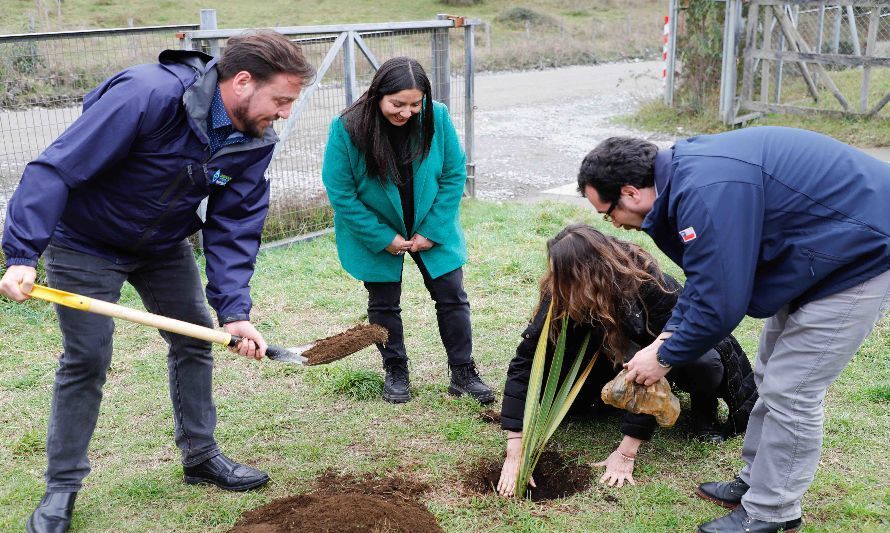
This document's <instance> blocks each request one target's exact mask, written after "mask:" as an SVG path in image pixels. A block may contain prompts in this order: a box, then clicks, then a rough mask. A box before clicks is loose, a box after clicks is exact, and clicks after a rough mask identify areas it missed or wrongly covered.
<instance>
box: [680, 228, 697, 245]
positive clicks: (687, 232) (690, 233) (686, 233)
mask: <svg viewBox="0 0 890 533" xmlns="http://www.w3.org/2000/svg"><path fill="white" fill-rule="evenodd" d="M695 237H696V235H695V228H693V227H692V226H689V227H688V228H686V229H684V230H683V231H681V232H680V239H682V240H683V242H689V241H693V240H695Z"/></svg>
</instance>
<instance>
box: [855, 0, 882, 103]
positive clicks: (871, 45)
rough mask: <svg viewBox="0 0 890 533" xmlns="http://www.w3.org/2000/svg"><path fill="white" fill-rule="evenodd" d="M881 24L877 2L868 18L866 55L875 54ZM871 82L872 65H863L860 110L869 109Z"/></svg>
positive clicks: (871, 55)
mask: <svg viewBox="0 0 890 533" xmlns="http://www.w3.org/2000/svg"><path fill="white" fill-rule="evenodd" d="M880 24H881V5H880V4H878V3H877V2H875V5H873V6H872V7H871V17H869V19H868V37H867V38H866V40H865V56H866V57H869V58H871V57H874V56H875V44H876V42H877V40H878V26H880ZM870 82H871V66H870V65H867V64H866V65H863V66H862V91H861V92H860V93H859V112H860V113H865V112H866V111H868V86H869V83H870Z"/></svg>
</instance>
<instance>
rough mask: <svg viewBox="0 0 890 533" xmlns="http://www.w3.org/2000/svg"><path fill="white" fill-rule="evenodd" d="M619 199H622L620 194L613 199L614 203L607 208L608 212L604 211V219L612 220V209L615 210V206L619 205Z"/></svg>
mask: <svg viewBox="0 0 890 533" xmlns="http://www.w3.org/2000/svg"><path fill="white" fill-rule="evenodd" d="M619 200H621V197H620V196H619V197H618V198H615V199H614V200H613V201H612V203H611V204H610V205H609V209H607V210H606V212H605V213H603V220H605V221H606V222H612V211H614V210H615V208H616V207H618V201H619Z"/></svg>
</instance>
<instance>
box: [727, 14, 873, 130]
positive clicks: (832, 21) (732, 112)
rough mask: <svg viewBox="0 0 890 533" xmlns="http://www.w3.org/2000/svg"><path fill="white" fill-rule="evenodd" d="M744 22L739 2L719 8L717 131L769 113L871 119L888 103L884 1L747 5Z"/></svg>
mask: <svg viewBox="0 0 890 533" xmlns="http://www.w3.org/2000/svg"><path fill="white" fill-rule="evenodd" d="M746 19H747V20H746V22H743V20H744V19H743V18H742V2H741V0H729V1H727V6H726V22H725V35H726V39H725V40H724V43H725V45H724V50H723V54H724V61H723V65H724V69H723V77H722V78H723V82H722V84H721V98H720V115H721V117H722V118H723V121H724V122H725V123H727V124H737V123H742V122H745V121H747V120H750V119H752V118H755V117H758V116H760V115H761V114H762V113H771V112H781V113H796V114H811V113H821V114H828V115H835V116H860V117H873V116H875V115H877V114H879V113H881V112H882V110H884V109H885V106H886V104H887V103H888V101H890V68H888V67H890V0H841V1H833V2H827V1H814V0H753V1H751V2H750V3H748V8H747V16H746ZM743 24H744V26H745V32H744V35H743V36H742V35H741V28H742V26H743ZM742 40H743V41H744V52H743V56H742V76H741V87H740V90H739V92H740V94H739V95H738V97H736V91H737V83H736V79H737V77H736V75H735V72H736V69H737V57H738V56H737V51H738V47H739V45H740V42H741V41H742ZM745 111H747V112H748V113H745Z"/></svg>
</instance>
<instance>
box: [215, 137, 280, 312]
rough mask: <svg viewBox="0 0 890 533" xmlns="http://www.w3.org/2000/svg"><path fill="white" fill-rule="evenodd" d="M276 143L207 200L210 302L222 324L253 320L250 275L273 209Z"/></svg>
mask: <svg viewBox="0 0 890 533" xmlns="http://www.w3.org/2000/svg"><path fill="white" fill-rule="evenodd" d="M272 151H273V147H272V146H270V147H268V148H267V153H266V154H265V156H264V157H262V158H261V159H260V160H258V161H257V162H256V163H254V164H253V165H251V166H250V167H248V168H247V169H246V170H245V171H244V173H243V174H242V175H241V176H239V177H236V178H235V179H233V180H232V181H231V182H229V184H228V185H226V186H225V187H220V188H219V189H217V190H215V191H213V192H212V193H211V194H210V198H209V200H208V202H207V221H206V223H205V224H204V255H205V257H206V259H207V265H206V270H207V301H208V302H210V305H211V306H212V307H213V308H214V309H215V310H216V313H217V316H218V318H219V322H220V324H225V323H228V322H234V321H236V320H249V319H250V309H251V306H252V302H251V299H250V278H251V277H253V270H254V263H255V262H256V256H257V252H258V251H259V248H260V238H261V236H262V232H263V222H264V221H265V220H266V213H267V212H268V211H269V182H268V181H267V180H266V179H265V172H266V168H267V167H268V166H269V162H270V161H271V160H272Z"/></svg>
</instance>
